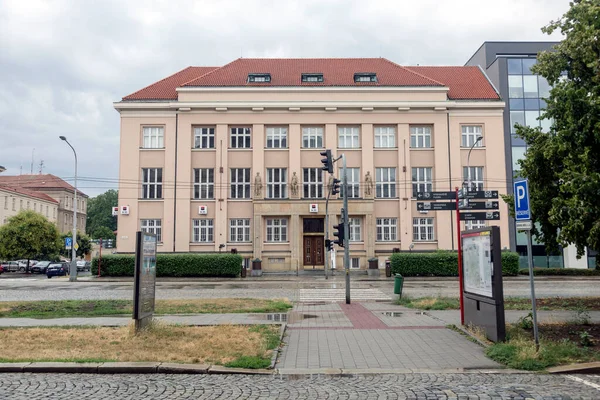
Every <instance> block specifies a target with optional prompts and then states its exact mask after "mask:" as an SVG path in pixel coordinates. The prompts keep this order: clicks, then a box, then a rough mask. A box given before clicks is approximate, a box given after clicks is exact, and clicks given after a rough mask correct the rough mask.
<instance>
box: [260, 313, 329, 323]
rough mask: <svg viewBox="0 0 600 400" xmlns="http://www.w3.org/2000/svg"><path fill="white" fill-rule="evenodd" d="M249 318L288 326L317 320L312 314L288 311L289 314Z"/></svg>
mask: <svg viewBox="0 0 600 400" xmlns="http://www.w3.org/2000/svg"><path fill="white" fill-rule="evenodd" d="M251 318H253V319H260V320H266V321H273V322H287V323H289V324H293V323H295V322H300V321H302V320H305V319H313V318H318V316H317V315H314V314H304V313H299V312H295V311H290V312H289V313H270V314H252V315H251Z"/></svg>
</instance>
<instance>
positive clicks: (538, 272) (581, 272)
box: [519, 268, 600, 276]
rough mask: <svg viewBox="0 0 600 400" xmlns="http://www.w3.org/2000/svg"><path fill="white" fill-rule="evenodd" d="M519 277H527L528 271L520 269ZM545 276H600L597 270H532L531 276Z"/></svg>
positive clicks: (599, 271)
mask: <svg viewBox="0 0 600 400" xmlns="http://www.w3.org/2000/svg"><path fill="white" fill-rule="evenodd" d="M519 275H529V270H528V269H521V270H520V271H519ZM538 275H546V276H556V275H562V276H565V275H568V276H596V275H600V270H597V269H583V268H581V269H580V268H534V269H533V276H538Z"/></svg>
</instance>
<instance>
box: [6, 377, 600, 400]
mask: <svg viewBox="0 0 600 400" xmlns="http://www.w3.org/2000/svg"><path fill="white" fill-rule="evenodd" d="M584 378H589V377H585V376H584ZM599 397H600V391H598V390H597V389H595V388H593V387H590V386H588V385H586V384H584V383H581V382H578V381H575V380H572V379H569V378H568V377H565V376H557V375H536V374H513V375H511V374H481V373H475V374H473V373H470V374H397V375H386V374H384V375H355V376H345V377H328V376H314V377H297V378H290V377H279V376H248V375H159V374H156V375H120V374H119V375H86V374H71V375H65V374H0V399H10V400H38V399H64V400H71V399H73V400H75V399H77V400H79V399H89V400H98V399H102V400H105V399H110V400H121V399H163V400H174V399H216V398H219V399H259V398H260V399H330V400H338V399H345V400H349V399H439V400H441V399H467V398H468V399H469V400H471V399H488V400H491V399H522V400H524V399H548V400H551V399H552V400H554V399H556V400H558V399H573V400H574V399H598V398H599Z"/></svg>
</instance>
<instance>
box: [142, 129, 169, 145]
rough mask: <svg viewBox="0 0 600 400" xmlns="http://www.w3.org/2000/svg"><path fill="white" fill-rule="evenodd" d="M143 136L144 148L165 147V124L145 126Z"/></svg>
mask: <svg viewBox="0 0 600 400" xmlns="http://www.w3.org/2000/svg"><path fill="white" fill-rule="evenodd" d="M142 138H143V139H142V148H144V149H164V148H165V128H164V126H143V127H142Z"/></svg>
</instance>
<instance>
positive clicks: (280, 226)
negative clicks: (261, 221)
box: [267, 218, 288, 242]
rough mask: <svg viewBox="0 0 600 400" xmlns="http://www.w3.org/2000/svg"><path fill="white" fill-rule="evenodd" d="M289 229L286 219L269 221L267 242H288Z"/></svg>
mask: <svg viewBox="0 0 600 400" xmlns="http://www.w3.org/2000/svg"><path fill="white" fill-rule="evenodd" d="M287 227H288V221H287V219H285V218H269V219H267V242H287Z"/></svg>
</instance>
